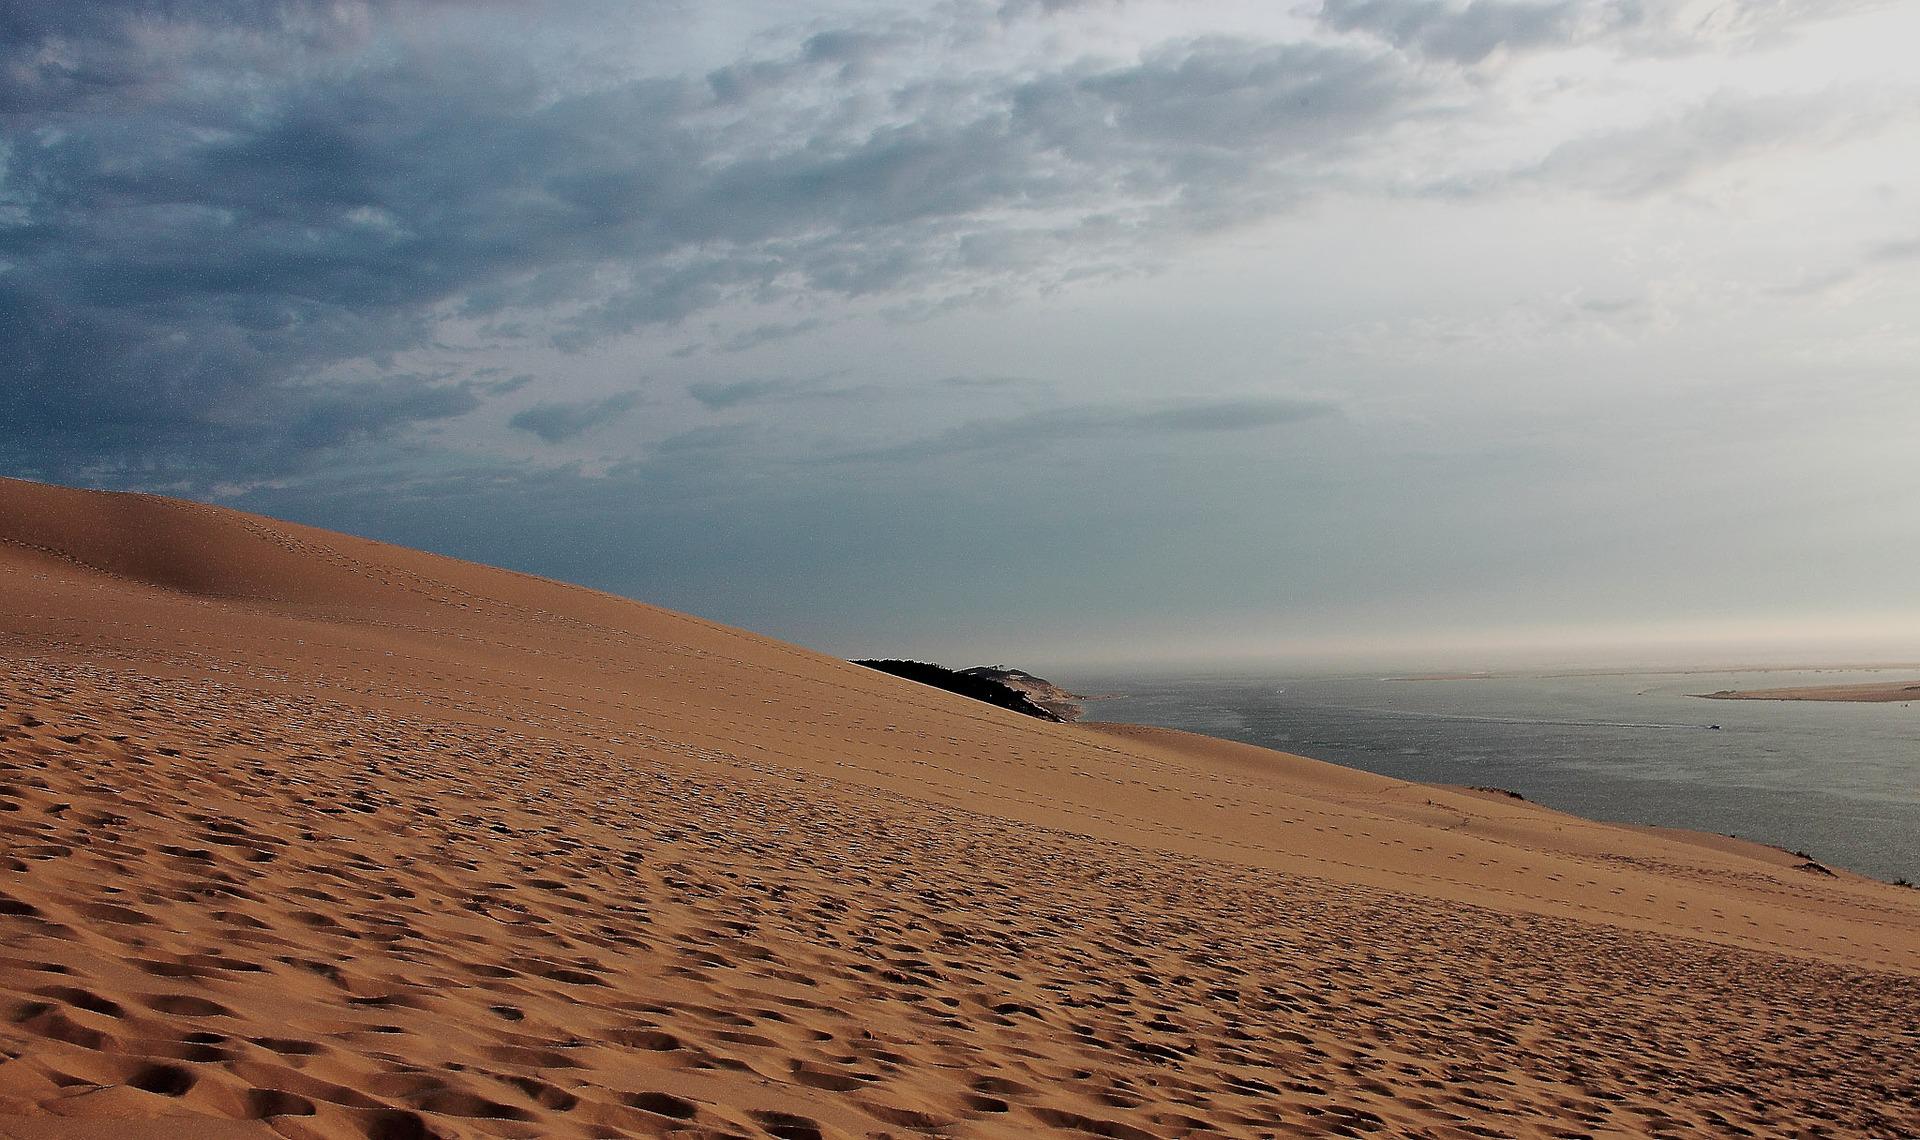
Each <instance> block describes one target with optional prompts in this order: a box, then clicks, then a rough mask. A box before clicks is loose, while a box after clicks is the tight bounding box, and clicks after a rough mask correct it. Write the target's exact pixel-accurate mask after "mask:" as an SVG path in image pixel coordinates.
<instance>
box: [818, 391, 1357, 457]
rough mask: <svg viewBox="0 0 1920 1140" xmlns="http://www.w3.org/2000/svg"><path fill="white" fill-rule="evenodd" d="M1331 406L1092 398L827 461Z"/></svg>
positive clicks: (1248, 419) (1221, 425)
mask: <svg viewBox="0 0 1920 1140" xmlns="http://www.w3.org/2000/svg"><path fill="white" fill-rule="evenodd" d="M1335 413H1336V408H1335V406H1334V405H1332V404H1330V403H1327V402H1324V401H1320V400H1308V399H1289V398H1280V397H1267V398H1261V399H1247V400H1224V401H1195V402H1189V403H1179V404H1169V405H1165V406H1161V407H1145V408H1130V407H1112V406H1096V405H1083V406H1077V407H1067V408H1052V409H1048V410H1046V411H1039V412H1032V413H1029V414H1027V415H1021V416H1008V417H1004V418H999V419H983V420H975V421H973V422H971V423H967V424H962V425H960V426H959V427H955V428H951V429H949V430H947V431H944V432H941V433H939V434H937V435H932V436H928V437H925V438H922V439H916V440H910V441H908V442H905V443H901V444H895V445H892V446H888V447H880V448H873V449H869V450H865V451H857V452H850V453H845V454H841V455H837V456H833V457H831V459H830V460H829V462H834V463H845V462H886V463H911V462H920V461H924V460H929V459H940V458H946V457H949V456H954V455H965V454H971V453H979V452H994V453H1006V454H1021V453H1026V452H1031V451H1036V450H1040V449H1043V448H1048V447H1053V446H1057V445H1060V444H1065V443H1073V442H1079V441H1085V440H1119V439H1133V440H1145V439H1155V438H1165V437H1169V436H1180V435H1191V434H1203V433H1221V432H1251V431H1259V430H1262V429H1266V428H1273V427H1279V426H1284V425H1288V424H1296V423H1301V422H1304V421H1307V420H1313V419H1319V418H1322V417H1326V416H1331V415H1334V414H1335Z"/></svg>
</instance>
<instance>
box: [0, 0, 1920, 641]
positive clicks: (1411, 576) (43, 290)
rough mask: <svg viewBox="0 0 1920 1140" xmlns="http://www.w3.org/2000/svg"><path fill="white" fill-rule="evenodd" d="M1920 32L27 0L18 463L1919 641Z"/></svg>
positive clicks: (908, 594) (954, 580)
mask: <svg viewBox="0 0 1920 1140" xmlns="http://www.w3.org/2000/svg"><path fill="white" fill-rule="evenodd" d="M1916 41H1920V4H1915V3H1911V2H1891V3H1877V2H1872V0H1299V2H1296V3H1288V2H1286V0H1278V2H1263V3H1236V2H1229V0H1221V2H1217V3H1196V2H1193V0H1186V2H1180V3H1157V2H1151V0H933V2H928V3H919V4H909V3H888V2H882V0H871V2H869V0H833V2H819V3H796V2H783V3H719V2H716V3H692V2H665V0H662V2H649V0H623V2H618V3H615V2H600V0H582V2H578V3H569V4H565V5H526V4H520V3H507V2H499V3H489V2H486V0H466V2H458V3H456V2H453V0H443V2H434V0H417V2H411V3H409V2H402V0H362V2H355V0H278V2H272V3H259V2H257V0H147V2H130V3H112V2H104V0H103V2H97V3H82V4H47V3H41V2H36V0H0V474H7V475H13V476H18V477H25V478H33V479H41V480H47V481H54V482H62V483H69V484H76V485H82V486H92V487H102V488H111V489H129V490H144V491H153V492H159V493H164V494H171V495H180V496H186V497H189V498H194V499H200V500H204V501H208V502H215V503H220V504H223V505H228V506H233V507H237V508H241V509H246V510H253V511H259V512H263V513H266V514H271V515H275V516H278V517H282V518H289V519H294V520H297V521H302V522H308V523H313V524H316V525H320V526H325V527H330V528H334V529H338V530H345V531H350V532H353V533H358V534H364V535H368V536H371V537H375V538H379V539H384V540H388V541H393V542H399V543H403V544H406V545H409V546H417V547H423V548H426V549H430V550H436V551H440V552H443V553H448V554H453V555H457V556H460V557H465V558H471V559H476V560H479V561H484V562H488V563H493V564H497V565H505V566H509V567H513V568H516V569H522V570H528V571H532V572H535V573H540V574H545V575H549V576H553V577H556V578H560V579H564V580H568V581H574V582H580V583H584V584H587V585H591V586H595V587H598V588H602V589H606V590H611V591H614V592H616V593H620V594H625V595H628V596H631V597H635V598H639V599H641V600H643V601H648V602H653V603H656V604H660V605H664V606H668V607H671V608H674V609H679V610H685V611H690V612H693V613H697V614H701V615H703V616H706V617H710V618H714V619H717V620H720V621H725V622H729V623H732V624H736V625H741V626H745V627H747V628H750V629H754V630H758V631H760V632H763V633H767V634H771V635H774V636H778V637H783V638H787V639H789V640H795V641H799V642H801V643H803V644H806V645H809V646H812V647H815V648H818V649H822V650H824V651H827V652H831V653H839V654H844V655H849V656H853V655H868V656H872V655H878V656H919V657H923V658H928V659H933V660H939V661H943V662H946V663H948V664H953V665H965V664H971V663H974V662H978V661H997V662H1008V663H1013V664H1020V665H1026V666H1028V667H1041V666H1047V667H1052V666H1059V665H1083V664H1087V663H1109V664H1114V665H1130V664H1135V663H1148V664H1151V663H1162V664H1171V663H1206V662H1252V661H1287V660H1298V661H1309V660H1312V661H1324V662H1334V661H1352V662H1362V661H1364V662H1373V661H1378V662H1382V663H1386V662H1422V663H1427V664H1432V665H1435V666H1456V667H1461V668H1467V667H1480V666H1483V665H1486V664H1490V663H1499V662H1503V661H1518V660H1521V659H1538V660H1542V661H1548V660H1551V661H1575V660H1600V659H1605V658H1610V657H1617V658H1623V659H1624V658H1628V657H1636V655H1637V657H1639V658H1647V659H1652V658H1655V657H1660V658H1671V659H1675V660H1678V659H1681V658H1699V659H1702V660H1705V659H1708V658H1711V659H1713V660H1715V661H1725V660H1736V659H1737V660H1746V659H1752V660H1761V659H1775V660H1787V659H1791V660H1799V659H1808V660H1825V659H1836V660H1837V659H1847V658H1851V659H1862V658H1869V657H1879V658H1890V659H1899V660H1913V659H1916V658H1920V599H1916V598H1915V596H1914V595H1915V591H1914V589H1913V584H1912V574H1913V568H1914V567H1915V566H1917V565H1920V511H1916V510H1914V509H1913V507H1912V499H1913V494H1914V486H1915V482H1916V476H1920V446H1916V440H1917V439H1920V384H1917V383H1916V381H1917V380H1920V374H1917V371H1920V321H1916V320H1915V319H1914V314H1915V313H1916V312H1920V70H1916V69H1915V68H1913V66H1912V64H1911V45H1912V44H1913V43H1915V42H1916Z"/></svg>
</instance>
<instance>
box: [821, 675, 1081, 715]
mask: <svg viewBox="0 0 1920 1140" xmlns="http://www.w3.org/2000/svg"><path fill="white" fill-rule="evenodd" d="M854 664H855V665H865V666H866V667H867V668H869V669H878V670H880V671H881V672H882V673H891V674H893V675H894V676H896V677H904V678H906V679H907V680H909V681H918V682H920V683H921V684H922V685H932V686H933V687H934V688H936V689H945V690H946V691H948V692H949V693H958V694H959V695H960V696H963V697H972V698H973V699H974V700H976V701H985V702H986V703H987V704H990V705H998V706H999V707H1001V708H1003V709H1010V710H1012V711H1013V712H1017V713H1024V714H1026V715H1027V716H1031V717H1038V718H1039V719H1041V720H1050V721H1053V722H1054V723H1056V724H1058V723H1060V722H1061V721H1062V719H1063V718H1062V717H1060V716H1057V715H1055V714H1054V713H1052V712H1050V711H1048V710H1047V709H1045V708H1042V707H1041V706H1040V705H1039V704H1038V703H1036V702H1035V701H1034V700H1033V698H1031V697H1029V696H1027V694H1025V693H1023V692H1021V691H1020V690H1018V689H1015V688H1014V687H1012V686H1011V685H1007V684H1004V683H1002V682H1000V681H996V680H994V679H992V678H991V677H982V676H979V675H977V674H974V673H966V672H961V671H959V670H955V669H947V668H944V667H942V666H939V665H934V664H930V663H928V662H925V661H894V660H887V661H881V660H865V661H855V662H854Z"/></svg>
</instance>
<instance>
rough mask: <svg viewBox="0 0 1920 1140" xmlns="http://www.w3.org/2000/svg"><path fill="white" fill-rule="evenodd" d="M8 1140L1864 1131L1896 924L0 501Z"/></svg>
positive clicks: (1365, 785) (1885, 1022)
mask: <svg viewBox="0 0 1920 1140" xmlns="http://www.w3.org/2000/svg"><path fill="white" fill-rule="evenodd" d="M0 647H3V648H4V655H3V656H0V1137H22V1138H25V1137H50V1136H62V1137H65V1136H73V1137H86V1136H102V1137H105V1136H112V1137H114V1138H115V1140H139V1138H141V1137H162V1136H208V1137H226V1136H235V1137H239V1136H261V1137H269V1136H285V1137H381V1138H400V1137H415V1136H430V1135H431V1136H447V1137H460V1136H519V1137H544V1136H602V1137H617V1136H655V1135H668V1134H683V1135H688V1136H716V1137H717V1136H744V1137H762V1136H774V1137H797V1138H811V1137H815V1136H824V1137H877V1136H901V1137H904V1136H914V1135H949V1136H956V1137H964V1136H999V1135H1013V1134H1034V1133H1051V1134H1055V1135H1060V1136H1064V1137H1072V1136H1076V1135H1079V1136H1085V1135H1089V1134H1090V1135H1094V1136H1106V1137H1123V1138H1126V1137H1141V1138H1144V1137H1158V1136H1185V1135H1233V1136H1257V1135H1326V1134H1331V1135H1362V1134H1367V1133H1379V1134H1387V1135H1422V1136H1581V1135H1591V1136H1600V1135H1632V1136H1640V1135H1659V1134H1668V1135H1694V1134H1703V1133H1705V1134H1727V1135H1755V1136H1778V1135H1809V1136H1812V1135H1862V1136H1864V1135H1888V1134H1900V1133H1910V1132H1914V1131H1916V1130H1920V1094H1917V1093H1916V1091H1915V1088H1914V1084H1913V1081H1912V1073H1913V1071H1914V1070H1915V1061H1916V1058H1917V1057H1920V1030H1916V1028H1915V1027H1916V1026H1920V892H1913V891H1907V890H1901V889H1899V888H1895V887H1891V886H1887V885H1885V884H1879V883H1873V882H1869V881H1866V880H1863V879H1860V878H1858V877H1855V876H1850V875H1845V874H1841V875H1839V876H1838V877H1833V878H1828V877H1825V876H1817V875H1813V874H1809V873H1808V872H1806V871H1803V870H1799V869H1797V868H1796V866H1795V864H1797V863H1798V862H1799V860H1797V859H1795V858H1793V857H1790V856H1787V855H1785V854H1783V853H1780V852H1776V851H1773V850H1771V849H1769V848H1764V847H1760V846H1756V845H1751V844H1741V843H1736V842H1731V841H1725V840H1713V841H1703V840H1702V838H1701V837H1692V836H1686V835H1677V834H1671V833H1651V832H1647V831H1643V830H1634V829H1628V828H1622V827H1614V826H1609V825H1605V824H1598V823H1592V822H1589V821H1585V820H1580V819H1577V818H1574V817H1570V816H1566V815H1562V814H1559V813H1555V812H1551V811H1548V810H1546V809H1543V808H1540V807H1537V806H1535V805H1532V804H1527V803H1522V802H1518V801H1512V800H1508V799H1505V798H1503V797H1496V796H1485V795H1480V794H1476V793H1471V792H1465V791H1459V790H1450V789H1441V788H1434V787H1429V786H1424V785H1411V784H1405V783H1400V782H1395V781H1390V780H1385V779H1381V778H1378V777H1374V776H1370V775H1367V774H1364V773H1359V772H1353V771H1350V770H1346V769H1341V768H1337V767H1334V766H1332V765H1326V764H1321V763H1318V762H1315V761H1311V760H1307V759H1304V758H1300V757H1293V756H1286V755H1282V754H1279V753H1273V752H1267V751H1264V750H1261V749H1256V748H1250V747H1246V746H1242V745H1236V744H1228V743H1224V742H1219V741H1212V740H1207V739H1204V738H1199V737H1191V736H1186V735H1184V734H1179V733H1171V732H1165V731H1160V730H1153V729H1143V728H1129V727H1116V726H1096V725H1084V726H1076V725H1058V724H1049V723H1045V722H1042V721H1037V720H1034V719H1031V718H1028V717H1022V716H1019V715H1017V714H1014V713H1010V712H1004V711H1002V710H998V709H994V708H991V707H988V706H985V705H980V704H977V703H974V702H971V701H968V700H966V699H965V698H960V697H955V696H951V695H949V694H945V693H941V692H938V691H936V690H932V689H928V688H926V687H925V686H920V685H915V684H913V683H911V682H907V681H902V680H899V679H896V678H892V677H888V676H886V675H884V674H879V673H875V672H873V671H871V670H867V669H862V668H859V667H857V666H853V665H850V664H846V663H843V662H840V661H836V660H833V659H831V658H826V657H823V656H820V655H817V654H813V653H809V652H807V651H805V650H802V649H798V648H796V647H793V646H789V645H784V644H781V643H779V642H776V641H772V640H769V639H766V638H761V637H756V636H754V635H752V634H748V633H744V632H741V631H738V630H733V629H728V628H726V627H723V626H719V625H715V624H713V623H709V622H704V621H700V620H697V619H694V618H689V617H685V616H682V615H678V614H673V613H669V612H666V611H662V610H658V609H654V608H651V607H647V606H644V605H640V604H637V603H634V602H629V601H625V600H622V599H617V598H613V597H609V596H606V595H602V594H597V593H594V592H591V591H587V590H581V589H577V588H573V587H568V586H563V585H560V584H557V583H552V582H547V581H543V580H540V579H536V578H531V577H528V576H525V575H519V574H512V573H508V572H504V571H499V570H492V569H488V568H484V567H479V566H473V565H469V564H464V563H459V562H455V561H451V560H447V559H442V558H437V557H433V556H430V555H425V554H421V553H418V552H414V551H408V550H403V549H398V548H394V547H390V546H384V545H381V544H377V543H372V542H367V541H363V540H359V539H354V538H349V537H346V536H342V535H337V534H331V533H327V532H323V531H317V530H313V529H310V528H305V527H300V526H295V525H291V524H287V523H280V522H274V521H271V520H266V519H261V518H255V517H251V516H246V515H241V514H237V513H234V512H229V511H223V510H219V509H216V508H211V507H205V506H199V505H195V504H187V503H179V502H173V501H168V500H163V499H155V498H150V497H143V496H123V495H103V494H95V493H88V492H79V491H70V490H65V489H60V488H51V487H44V486H38V485H32V484H25V483H17V482H12V481H0Z"/></svg>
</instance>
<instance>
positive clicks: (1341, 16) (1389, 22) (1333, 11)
mask: <svg viewBox="0 0 1920 1140" xmlns="http://www.w3.org/2000/svg"><path fill="white" fill-rule="evenodd" d="M1881 2H1882V0H1712V2H1710V3H1708V2H1698V0H1466V2H1464V3H1461V2H1457V0H1322V3H1321V6H1320V10H1319V13H1318V16H1319V20H1320V23H1321V24H1322V25H1324V26H1325V27H1327V28H1329V29H1331V30H1333V31H1337V32H1346V33H1353V34H1358V35H1365V36H1369V37H1371V38H1374V39H1377V40H1380V41H1382V42H1384V43H1387V44H1389V45H1391V46H1392V47H1394V48H1396V49H1398V50H1400V51H1403V52H1407V53H1409V54H1412V55H1418V56H1422V57H1424V58H1428V59H1437V60H1445V61H1448V62H1451V63H1456V64H1462V65H1469V66H1470V65H1474V64H1479V63H1482V62H1484V61H1485V60H1486V59H1488V58H1489V57H1490V56H1492V55H1494V54H1495V53H1496V52H1505V53H1508V54H1521V53H1526V52H1536V51H1558V50H1564V49H1568V48H1575V47H1581V46H1585V45H1589V44H1596V43H1605V44H1608V45H1609V46H1611V47H1612V48H1614V49H1615V50H1618V51H1620V52H1623V53H1626V54H1634V55H1676V54H1690V53H1693V52H1699V51H1714V50H1727V49H1736V50H1737V49H1740V48H1743V47H1756V46H1763V45H1766V44H1770V43H1775V42H1778V41H1779V40H1780V39H1782V38H1784V37H1787V36H1790V35H1791V34H1792V33H1793V32H1794V31H1795V30H1797V29H1798V28H1800V27H1802V26H1804V25H1807V24H1811V23H1815V22H1818V21H1821V20H1829V19H1835V18H1838V17H1841V16H1845V15H1848V14H1851V13H1855V12H1861V11H1866V10H1869V9H1871V8H1873V7H1875V6H1876V5H1878V4H1880V3H1881Z"/></svg>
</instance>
